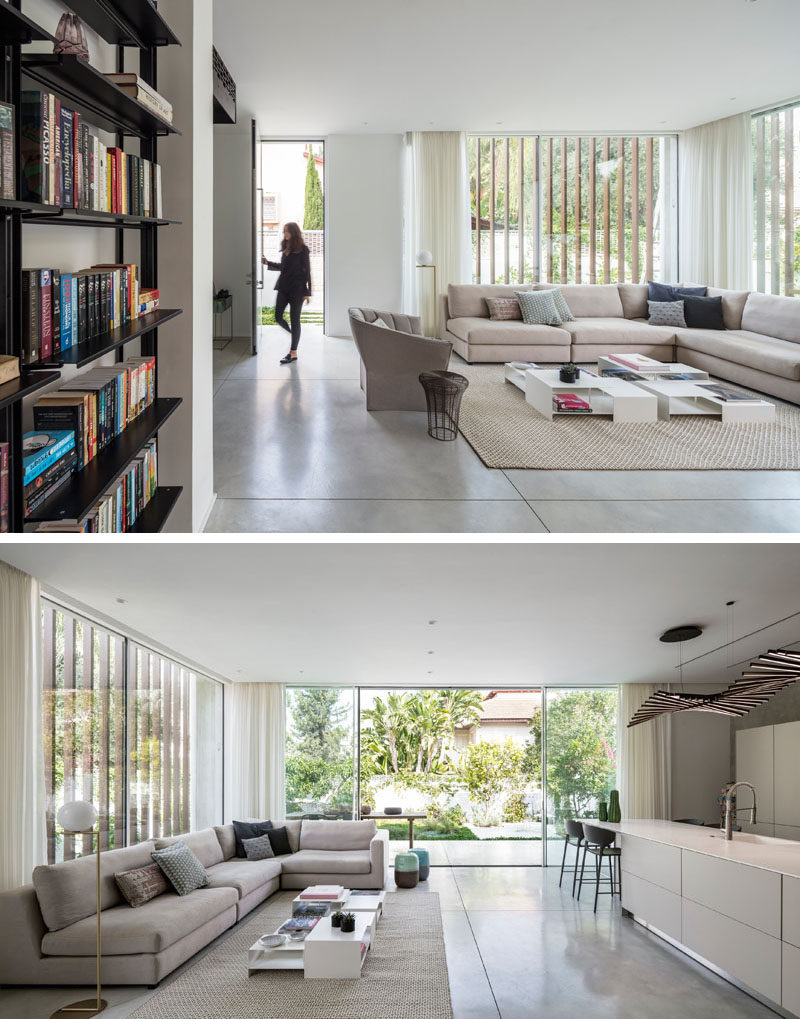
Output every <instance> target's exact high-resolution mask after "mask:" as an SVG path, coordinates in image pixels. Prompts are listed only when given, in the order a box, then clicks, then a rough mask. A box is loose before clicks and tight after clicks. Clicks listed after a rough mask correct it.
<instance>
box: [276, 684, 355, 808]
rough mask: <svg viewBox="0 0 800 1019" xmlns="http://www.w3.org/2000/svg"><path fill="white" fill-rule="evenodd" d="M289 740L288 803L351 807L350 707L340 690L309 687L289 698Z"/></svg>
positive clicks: (287, 758)
mask: <svg viewBox="0 0 800 1019" xmlns="http://www.w3.org/2000/svg"><path fill="white" fill-rule="evenodd" d="M289 706H290V710H291V728H290V731H289V733H288V738H287V754H286V799H287V801H294V802H297V801H300V800H319V801H322V802H325V803H329V804H333V803H336V802H337V801H340V802H343V803H344V804H345V805H347V806H349V804H350V801H351V800H352V780H353V762H352V753H351V750H350V746H349V738H348V736H349V729H348V726H347V725H346V724H345V721H346V716H347V711H348V709H347V706H346V705H345V704H342V703H341V701H340V694H339V691H338V690H332V689H329V688H325V687H308V688H306V689H303V690H295V691H293V692H292V693H291V694H290V701H289Z"/></svg>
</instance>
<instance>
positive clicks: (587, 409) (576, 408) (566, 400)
mask: <svg viewBox="0 0 800 1019" xmlns="http://www.w3.org/2000/svg"><path fill="white" fill-rule="evenodd" d="M553 410H557V411H559V412H560V413H562V414H563V413H569V414H591V412H592V408H591V405H590V404H588V403H587V402H586V400H583V399H581V397H580V396H576V395H575V394H574V393H554V394H553Z"/></svg>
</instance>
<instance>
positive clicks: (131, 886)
mask: <svg viewBox="0 0 800 1019" xmlns="http://www.w3.org/2000/svg"><path fill="white" fill-rule="evenodd" d="M114 880H115V881H116V882H117V886H118V887H119V890H120V891H121V892H122V894H123V895H124V896H125V900H126V901H127V903H128V905H129V906H133V908H134V909H136V907H137V906H143V905H144V904H145V902H149V901H150V900H151V899H154V898H155V897H156V896H157V895H163V893H164V892H167V891H169V885H168V884H167V882H166V879H165V878H164V875H163V874H162V873H161V870H160V868H159V867H158V865H157V864H155V863H148V864H147V866H146V867H136V869H135V870H124V871H122V872H121V873H119V874H115V875H114Z"/></svg>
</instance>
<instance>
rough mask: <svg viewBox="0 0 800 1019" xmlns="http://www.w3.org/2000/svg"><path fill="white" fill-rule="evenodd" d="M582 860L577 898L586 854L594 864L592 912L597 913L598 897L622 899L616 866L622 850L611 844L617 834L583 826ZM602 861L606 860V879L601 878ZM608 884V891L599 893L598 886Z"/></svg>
mask: <svg viewBox="0 0 800 1019" xmlns="http://www.w3.org/2000/svg"><path fill="white" fill-rule="evenodd" d="M583 837H584V846H583V859H582V860H581V876H580V879H579V882H578V898H579V899H580V897H581V889H582V888H583V871H584V868H585V866H586V854H587V853H591V854H592V856H594V862H595V886H594V912H595V913H596V912H597V897H598V895H617V894H618V895H619V896H620V898H622V867H621V866H618V863H619V859H620V856H621V855H622V850H621V849H620V848H619V846H615V845H614V844H613V842H614V839H615V838H616V837H617V833H616V832H613V831H607V830H606V829H605V828H596V827H595V826H594V825H591V824H584V825H583ZM603 860H608V879H606V878H604V877H602V869H603ZM601 883H602V884H608V885H609V886H610V887H609V891H607V892H601V891H600V884H601Z"/></svg>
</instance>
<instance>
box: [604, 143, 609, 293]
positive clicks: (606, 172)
mask: <svg viewBox="0 0 800 1019" xmlns="http://www.w3.org/2000/svg"><path fill="white" fill-rule="evenodd" d="M610 162H611V147H610V145H609V139H608V138H604V139H603V282H604V283H610V282H611V209H610V206H611V174H610V173H609V163H610Z"/></svg>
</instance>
